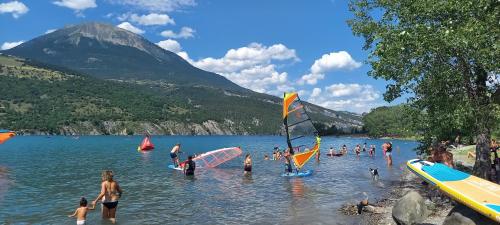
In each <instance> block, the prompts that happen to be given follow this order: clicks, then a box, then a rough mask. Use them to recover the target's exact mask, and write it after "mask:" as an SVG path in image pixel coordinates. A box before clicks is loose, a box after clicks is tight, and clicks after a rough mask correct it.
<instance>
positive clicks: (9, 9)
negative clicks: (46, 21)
mask: <svg viewBox="0 0 500 225" xmlns="http://www.w3.org/2000/svg"><path fill="white" fill-rule="evenodd" d="M28 11H29V9H28V7H26V5H24V4H23V3H22V2H18V1H12V2H7V3H0V14H3V13H12V17H14V18H16V19H17V18H19V17H20V16H22V15H23V14H25V13H27V12H28Z"/></svg>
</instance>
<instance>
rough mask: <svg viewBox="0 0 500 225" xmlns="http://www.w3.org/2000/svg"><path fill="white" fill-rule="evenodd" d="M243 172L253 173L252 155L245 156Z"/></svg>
mask: <svg viewBox="0 0 500 225" xmlns="http://www.w3.org/2000/svg"><path fill="white" fill-rule="evenodd" d="M243 170H244V173H245V174H248V173H251V172H252V157H251V156H250V153H247V155H246V156H245V162H244V163H243Z"/></svg>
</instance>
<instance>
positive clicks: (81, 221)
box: [68, 197, 95, 225]
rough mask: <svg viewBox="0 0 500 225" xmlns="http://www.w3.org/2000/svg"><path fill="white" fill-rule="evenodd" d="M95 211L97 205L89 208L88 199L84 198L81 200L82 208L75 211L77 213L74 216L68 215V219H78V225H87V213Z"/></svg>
mask: <svg viewBox="0 0 500 225" xmlns="http://www.w3.org/2000/svg"><path fill="white" fill-rule="evenodd" d="M94 209H95V205H93V206H92V207H91V208H89V207H87V199H85V198H84V197H82V198H81V199H80V207H78V208H77V209H76V210H75V213H73V214H72V215H68V217H76V224H77V225H85V224H86V222H85V221H86V220H87V212H88V211H89V210H94Z"/></svg>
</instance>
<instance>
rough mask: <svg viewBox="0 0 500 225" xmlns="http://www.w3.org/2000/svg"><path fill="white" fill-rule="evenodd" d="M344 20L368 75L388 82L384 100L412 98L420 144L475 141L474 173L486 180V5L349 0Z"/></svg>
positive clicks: (491, 54) (493, 33)
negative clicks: (358, 39) (363, 53)
mask: <svg viewBox="0 0 500 225" xmlns="http://www.w3.org/2000/svg"><path fill="white" fill-rule="evenodd" d="M350 10H351V11H352V12H353V13H354V18H353V19H351V20H349V21H348V23H349V25H350V26H351V28H352V30H353V32H354V34H356V35H359V36H362V37H363V38H364V39H365V46H364V49H366V50H368V51H369V52H370V56H369V58H368V62H369V63H370V64H371V66H372V70H371V71H370V72H369V75H370V76H372V77H375V78H383V79H385V80H389V81H391V83H390V84H389V85H388V86H387V91H386V93H385V94H384V98H385V99H386V100H387V101H392V100H394V99H396V98H398V97H400V96H401V95H403V94H406V93H411V95H412V96H413V97H411V98H410V99H409V103H410V104H411V106H412V107H414V108H415V109H418V110H420V111H422V112H423V114H424V117H423V120H422V121H423V123H422V125H423V127H424V128H425V129H424V132H423V134H424V140H426V144H428V143H429V142H430V140H431V139H432V138H439V139H442V138H444V139H446V136H449V135H450V134H454V135H456V134H458V133H460V132H464V133H467V134H469V135H472V136H475V139H476V142H477V148H476V154H477V159H476V163H475V166H474V173H475V174H476V175H478V176H480V177H483V178H489V176H490V161H489V157H488V156H489V138H490V135H491V131H492V130H493V129H495V128H496V127H498V118H496V115H498V114H499V111H498V105H496V104H495V103H494V102H493V101H492V95H493V93H495V92H496V90H497V89H498V87H499V82H498V80H499V75H498V74H499V62H498V59H499V58H500V51H499V49H498V47H499V39H498V35H499V34H500V26H498V18H500V15H499V14H500V9H499V2H498V1H491V0H449V1H439V0H423V1H389V0H352V1H351V3H350Z"/></svg>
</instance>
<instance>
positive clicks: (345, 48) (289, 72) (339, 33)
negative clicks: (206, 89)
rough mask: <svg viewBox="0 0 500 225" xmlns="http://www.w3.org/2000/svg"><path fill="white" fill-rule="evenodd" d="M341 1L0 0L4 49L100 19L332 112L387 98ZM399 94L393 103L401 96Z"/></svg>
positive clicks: (253, 85)
mask: <svg viewBox="0 0 500 225" xmlns="http://www.w3.org/2000/svg"><path fill="white" fill-rule="evenodd" d="M351 16H352V15H351V13H350V12H349V11H348V6H347V1H341V0H315V1H310V0H309V1H308V0H252V1H250V0H248V1H243V0H241V1H236V0H217V1H215V0H214V1H211V0H205V1H200V0H121V1H118V0H49V1H45V0H29V1H28V0H24V1H23V0H18V1H12V0H0V28H1V29H0V44H1V45H2V46H1V47H2V49H7V48H10V47H13V46H15V45H16V44H19V43H21V42H22V41H27V40H30V39H32V38H34V37H37V36H40V35H43V34H44V33H46V32H50V30H53V29H57V28H61V27H63V26H65V25H67V24H77V23H82V22H87V21H98V22H106V23H110V24H113V25H116V26H119V27H121V28H124V29H128V30H130V31H132V32H135V33H138V34H141V35H143V36H144V37H146V38H147V39H148V40H150V41H151V42H154V43H157V44H158V45H159V46H160V47H163V48H165V49H167V50H170V51H173V52H175V53H177V54H179V55H180V56H181V57H183V58H184V59H186V60H188V61H189V62H190V63H191V64H193V65H195V66H197V67H199V68H202V69H205V70H208V71H212V72H216V73H219V74H221V75H223V76H225V77H227V78H228V79H230V80H232V81H233V82H235V83H237V84H239V85H241V86H244V87H247V88H250V89H252V90H255V91H258V92H263V93H268V94H273V95H277V96H282V93H283V92H284V91H298V92H299V93H300V95H301V98H302V99H305V100H308V101H310V102H312V103H316V104H319V105H322V106H325V107H327V108H331V109H334V110H346V111H352V112H357V113H361V112H367V111H369V110H370V109H371V108H373V107H377V106H380V105H387V104H388V103H386V102H384V101H383V99H382V94H383V92H384V90H385V85H386V84H387V82H386V81H383V80H375V79H373V78H371V77H369V76H368V75H366V73H367V71H369V69H370V66H369V65H366V64H364V61H365V60H366V58H367V52H365V51H363V50H362V45H363V40H362V39H361V38H359V37H354V36H353V34H352V32H351V30H350V29H349V27H348V26H347V24H346V20H347V19H349V18H350V17H351ZM401 101H402V100H399V101H396V102H401Z"/></svg>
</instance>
